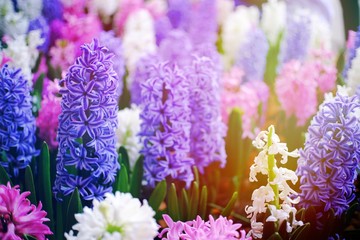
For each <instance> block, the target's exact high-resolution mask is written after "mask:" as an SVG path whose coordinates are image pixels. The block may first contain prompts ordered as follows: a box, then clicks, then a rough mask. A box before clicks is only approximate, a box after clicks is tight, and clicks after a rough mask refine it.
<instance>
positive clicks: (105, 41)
mask: <svg viewBox="0 0 360 240" xmlns="http://www.w3.org/2000/svg"><path fill="white" fill-rule="evenodd" d="M99 40H100V43H101V45H103V46H105V47H107V48H108V49H109V50H110V52H111V53H113V54H114V57H113V63H114V65H113V68H114V71H115V72H116V73H117V75H118V79H119V85H118V90H117V93H118V95H119V96H120V95H121V93H122V90H123V77H124V75H125V60H124V57H123V49H122V43H121V39H120V38H117V37H116V36H115V33H114V32H113V31H109V32H104V31H103V32H101V33H100V37H99Z"/></svg>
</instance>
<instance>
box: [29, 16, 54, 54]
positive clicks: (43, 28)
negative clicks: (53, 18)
mask: <svg viewBox="0 0 360 240" xmlns="http://www.w3.org/2000/svg"><path fill="white" fill-rule="evenodd" d="M32 30H40V32H41V35H40V36H41V38H42V39H44V43H43V44H42V45H41V46H39V47H38V49H39V50H40V51H42V52H44V53H46V52H47V51H48V49H49V44H50V28H49V25H48V23H47V21H46V19H45V18H44V17H43V16H39V17H37V18H35V19H33V20H31V21H30V22H29V28H28V32H30V31H32Z"/></svg>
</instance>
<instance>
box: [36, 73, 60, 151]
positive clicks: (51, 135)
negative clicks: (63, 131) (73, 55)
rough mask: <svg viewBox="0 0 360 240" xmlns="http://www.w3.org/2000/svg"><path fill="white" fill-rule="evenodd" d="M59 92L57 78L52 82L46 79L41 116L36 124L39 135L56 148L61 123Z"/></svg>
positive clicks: (52, 147) (51, 147) (50, 146)
mask: <svg viewBox="0 0 360 240" xmlns="http://www.w3.org/2000/svg"><path fill="white" fill-rule="evenodd" d="M58 93H59V84H58V82H57V80H55V81H54V82H52V81H50V80H48V79H45V87H44V90H43V99H42V101H41V108H40V110H39V116H38V118H37V119H36V126H37V127H38V128H39V137H40V138H41V139H43V140H44V141H46V143H47V144H48V145H49V148H50V149H56V148H57V147H58V142H57V141H56V135H57V129H58V125H59V115H60V113H61V98H60V97H57V96H56V94H58Z"/></svg>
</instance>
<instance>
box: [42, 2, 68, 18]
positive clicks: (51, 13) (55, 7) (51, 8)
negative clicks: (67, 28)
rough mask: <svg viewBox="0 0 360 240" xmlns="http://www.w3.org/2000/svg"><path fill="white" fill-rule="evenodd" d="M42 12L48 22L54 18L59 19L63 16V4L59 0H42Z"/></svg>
mask: <svg viewBox="0 0 360 240" xmlns="http://www.w3.org/2000/svg"><path fill="white" fill-rule="evenodd" d="M42 3H43V9H42V14H43V15H44V17H45V18H46V20H47V21H48V23H50V22H51V21H53V20H55V19H59V20H61V19H62V17H63V6H62V4H61V0H43V1H42Z"/></svg>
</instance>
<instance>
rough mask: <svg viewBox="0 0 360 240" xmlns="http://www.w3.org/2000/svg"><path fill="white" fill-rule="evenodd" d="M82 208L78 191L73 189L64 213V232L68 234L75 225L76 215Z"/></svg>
mask: <svg viewBox="0 0 360 240" xmlns="http://www.w3.org/2000/svg"><path fill="white" fill-rule="evenodd" d="M82 211H83V207H82V204H81V199H80V194H79V190H78V189H77V188H75V191H74V192H73V193H72V194H71V197H70V201H69V205H68V207H67V211H66V228H65V232H69V231H70V229H71V227H72V226H73V225H74V224H76V223H77V221H76V219H75V214H76V213H81V212H82Z"/></svg>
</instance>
